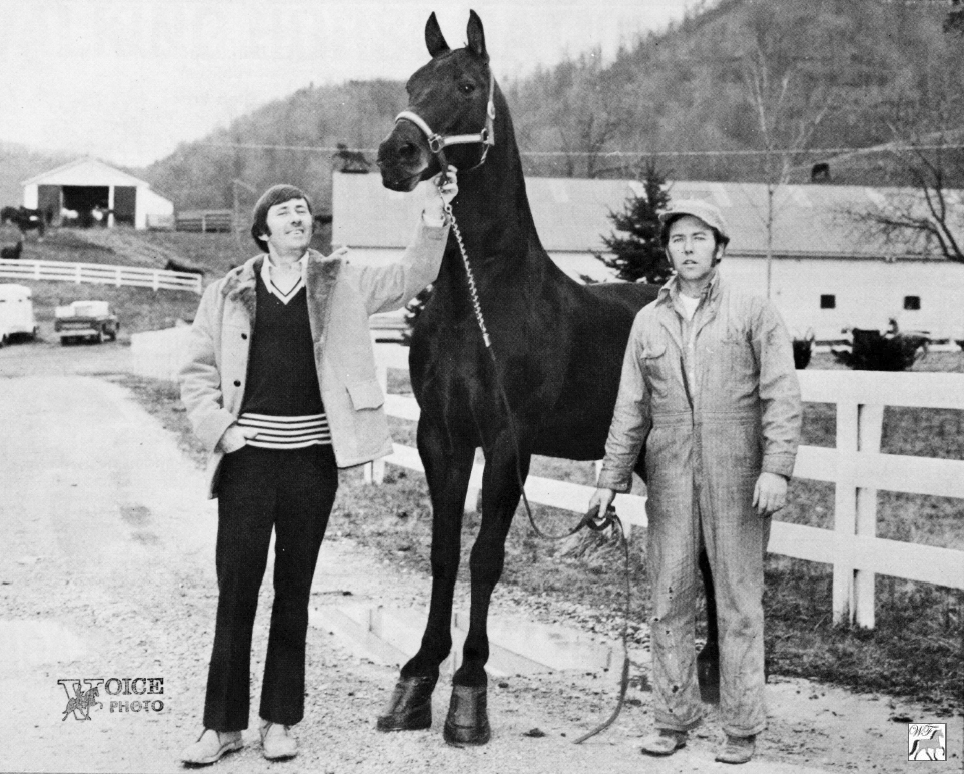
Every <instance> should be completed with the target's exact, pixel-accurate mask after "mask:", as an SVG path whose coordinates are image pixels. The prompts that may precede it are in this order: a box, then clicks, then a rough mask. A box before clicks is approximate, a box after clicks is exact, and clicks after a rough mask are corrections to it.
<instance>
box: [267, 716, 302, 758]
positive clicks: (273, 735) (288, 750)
mask: <svg viewBox="0 0 964 774" xmlns="http://www.w3.org/2000/svg"><path fill="white" fill-rule="evenodd" d="M261 754H262V755H264V757H265V758H267V759H268V760H269V761H280V760H284V759H285V758H294V757H295V756H296V755H297V754H298V740H297V739H295V738H294V736H292V734H291V729H290V727H288V726H284V725H282V724H281V723H272V722H271V721H269V720H262V721H261Z"/></svg>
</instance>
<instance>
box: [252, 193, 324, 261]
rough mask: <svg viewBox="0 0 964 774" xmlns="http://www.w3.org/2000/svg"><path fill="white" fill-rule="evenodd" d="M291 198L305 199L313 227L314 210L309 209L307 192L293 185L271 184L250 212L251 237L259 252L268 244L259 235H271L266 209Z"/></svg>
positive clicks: (266, 249)
mask: <svg viewBox="0 0 964 774" xmlns="http://www.w3.org/2000/svg"><path fill="white" fill-rule="evenodd" d="M292 199H304V200H305V203H306V204H307V205H308V212H309V213H310V214H311V215H312V221H311V225H312V228H314V224H315V222H314V211H313V210H312V209H311V199H309V198H308V196H307V194H305V192H304V191H302V190H301V189H300V188H296V187H295V186H293V185H273V186H271V188H269V189H268V190H267V191H265V192H264V193H263V194H261V198H260V199H258V201H257V203H256V204H255V205H254V211H253V212H252V213H251V237H252V239H254V243H255V244H256V245H257V246H258V249H259V250H260V251H261V252H263V253H266V252H268V244H267V242H265V241H264V240H263V239H261V237H263V236H266V235H267V236H270V235H271V229H270V228H268V210H270V209H271V208H272V207H274V206H275V205H276V204H284V203H285V202H289V201H291V200H292Z"/></svg>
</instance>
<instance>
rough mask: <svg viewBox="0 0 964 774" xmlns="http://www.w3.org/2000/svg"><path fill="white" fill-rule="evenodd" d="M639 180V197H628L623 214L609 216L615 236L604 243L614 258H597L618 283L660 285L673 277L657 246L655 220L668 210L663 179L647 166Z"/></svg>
mask: <svg viewBox="0 0 964 774" xmlns="http://www.w3.org/2000/svg"><path fill="white" fill-rule="evenodd" d="M640 177H641V180H640V181H639V182H640V183H641V185H642V186H643V191H642V193H641V194H640V195H635V194H634V195H632V196H630V197H629V199H627V200H626V202H625V203H624V205H623V211H622V212H612V211H610V213H609V219H610V220H611V221H612V222H613V226H614V228H615V230H616V232H617V233H614V234H611V235H610V236H608V237H603V243H604V244H605V245H606V247H607V248H609V250H610V251H611V252H612V253H613V256H612V257H611V258H610V257H606V256H602V255H600V256H597V257H598V258H599V260H600V261H602V262H603V263H604V264H606V266H608V267H609V268H610V269H615V270H616V277H617V278H618V279H621V280H625V281H627V282H649V283H655V284H662V283H664V282H666V280H668V279H669V277H670V275H671V274H672V273H673V270H672V267H671V266H670V263H669V259H668V258H667V257H666V251H665V250H663V247H662V245H661V244H660V242H659V229H660V223H659V218H658V217H657V216H658V214H659V212H660V211H661V210H665V209H666V208H667V207H668V206H669V200H670V196H669V192H668V191H667V190H666V176H665V175H664V174H663V173H662V172H660V171H659V170H658V169H657V168H656V166H655V164H653V163H652V162H650V163H648V164H647V165H646V167H645V168H644V169H643V170H642V175H641V176H640ZM624 235H625V236H624Z"/></svg>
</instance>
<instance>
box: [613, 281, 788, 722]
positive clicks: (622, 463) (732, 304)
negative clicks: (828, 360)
mask: <svg viewBox="0 0 964 774" xmlns="http://www.w3.org/2000/svg"><path fill="white" fill-rule="evenodd" d="M678 295H679V289H678V284H677V281H676V279H675V278H673V279H671V280H670V281H669V282H668V283H667V284H666V285H665V286H664V287H663V288H661V289H660V291H659V295H658V296H657V298H656V300H655V301H653V302H652V303H650V304H648V305H647V306H646V307H645V308H643V309H642V310H641V311H640V312H639V314H638V315H637V316H636V319H635V321H634V323H633V328H632V332H631V333H630V338H629V343H628V345H627V347H626V355H625V357H624V360H623V370H622V376H621V379H620V383H619V395H618V397H617V399H616V407H615V410H614V413H613V420H612V425H611V426H610V430H609V438H608V440H607V442H606V458H605V460H604V462H603V466H602V471H601V473H600V476H599V481H598V486H600V487H606V488H609V489H614V490H616V491H617V492H625V491H628V490H629V487H630V483H631V473H632V470H633V466H634V464H635V462H636V459H637V456H638V454H639V451H640V449H641V448H642V445H643V442H644V441H645V444H646V482H647V487H648V500H647V504H646V509H647V513H648V519H649V528H648V538H647V552H648V566H649V573H650V581H651V584H652V589H651V594H652V607H653V614H652V619H651V620H650V636H651V643H652V650H653V684H654V688H655V691H654V714H655V719H656V727H657V728H666V729H673V730H680V731H682V730H687V729H690V728H692V727H694V726H695V725H697V724H698V723H699V721H700V718H701V715H702V704H701V701H700V692H699V686H698V682H697V676H696V660H695V657H696V653H695V650H696V649H695V642H694V638H695V607H696V593H697V588H698V569H697V560H698V555H699V548H700V538H701V533H702V537H703V540H705V544H706V549H707V553H708V555H709V560H710V566H711V567H712V570H713V578H714V585H715V587H716V600H717V606H718V607H717V611H718V612H717V617H718V621H719V631H720V672H721V686H720V710H721V719H722V721H723V730H724V731H725V732H726V733H728V734H732V735H736V736H749V735H751V734H756V733H759V732H760V731H762V730H763V729H764V727H765V725H766V710H765V706H764V702H763V683H764V673H763V556H764V552H765V550H766V542H767V539H768V538H769V526H770V519H769V517H767V518H761V517H760V516H759V515H757V513H756V511H755V509H754V508H753V507H752V501H753V490H754V487H755V485H756V482H757V479H758V477H759V475H760V472H761V470H764V471H769V472H771V473H777V474H780V475H783V476H787V477H789V476H790V474H791V473H792V471H793V465H794V460H795V457H796V452H797V446H798V443H799V438H800V424H801V404H800V387H799V384H798V382H797V376H796V371H795V370H794V363H793V349H792V344H791V342H790V337H789V335H788V334H787V331H786V328H785V326H784V324H783V322H782V320H781V319H780V316H779V315H778V314H777V312H776V310H775V309H774V308H773V306H772V305H771V304H770V303H769V302H768V301H766V300H765V299H763V298H759V297H755V296H751V295H748V294H745V293H743V292H741V291H740V290H738V289H737V288H735V287H733V286H731V285H730V284H729V283H727V282H725V281H724V279H723V278H722V277H721V276H720V274H719V272H718V271H717V272H715V273H714V276H713V277H712V279H711V281H710V283H709V285H708V286H707V287H706V289H705V290H704V292H703V295H702V297H701V299H700V304H699V306H698V308H697V310H696V314H695V315H694V317H693V319H692V321H687V320H686V319H685V315H684V314H683V313H682V307H681V306H680V302H679V301H678V300H677V299H678ZM691 334H692V336H691Z"/></svg>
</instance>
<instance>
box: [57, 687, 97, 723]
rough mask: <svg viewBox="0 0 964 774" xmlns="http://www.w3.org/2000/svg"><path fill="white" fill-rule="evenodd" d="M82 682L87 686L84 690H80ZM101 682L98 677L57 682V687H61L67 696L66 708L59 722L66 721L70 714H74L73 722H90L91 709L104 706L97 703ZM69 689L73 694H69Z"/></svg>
mask: <svg viewBox="0 0 964 774" xmlns="http://www.w3.org/2000/svg"><path fill="white" fill-rule="evenodd" d="M82 682H83V683H85V684H86V685H87V689H86V690H81V683H82ZM103 682H104V680H103V678H100V677H95V678H93V679H87V678H85V679H83V680H72V679H67V680H58V681H57V685H60V686H63V689H64V691H65V692H66V694H67V707H66V709H64V716H63V717H62V718H61V720H66V719H67V716H68V715H69V714H70V713H74V720H90V709H91V707H103V706H104V705H103V704H102V703H101V702H99V701H97V697H98V696H99V695H100V686H101V685H102V684H103ZM71 689H73V694H71Z"/></svg>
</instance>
